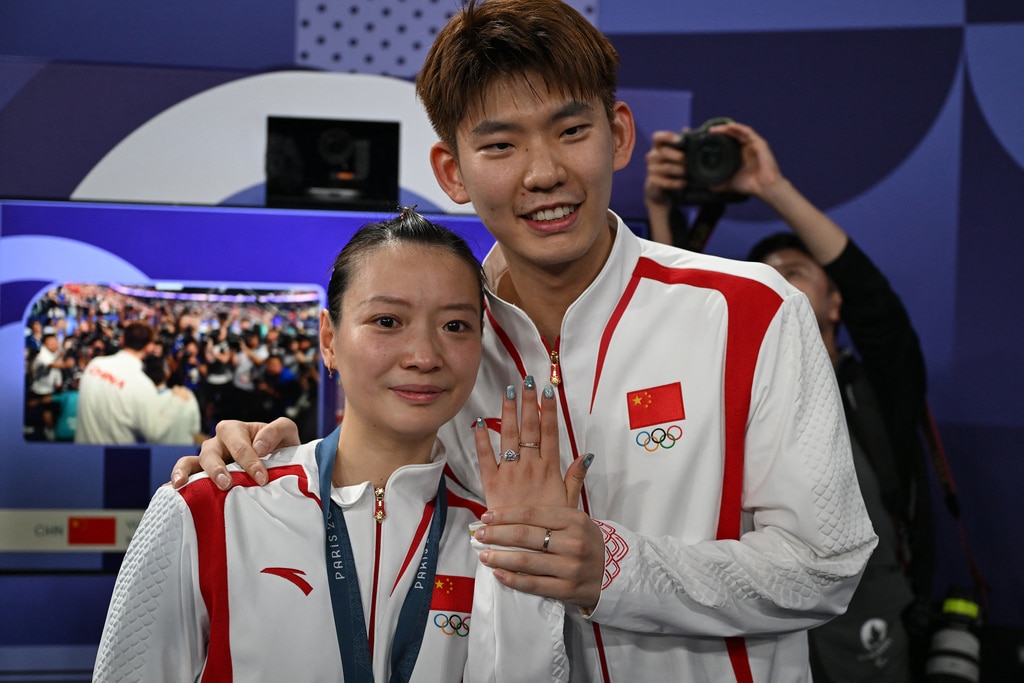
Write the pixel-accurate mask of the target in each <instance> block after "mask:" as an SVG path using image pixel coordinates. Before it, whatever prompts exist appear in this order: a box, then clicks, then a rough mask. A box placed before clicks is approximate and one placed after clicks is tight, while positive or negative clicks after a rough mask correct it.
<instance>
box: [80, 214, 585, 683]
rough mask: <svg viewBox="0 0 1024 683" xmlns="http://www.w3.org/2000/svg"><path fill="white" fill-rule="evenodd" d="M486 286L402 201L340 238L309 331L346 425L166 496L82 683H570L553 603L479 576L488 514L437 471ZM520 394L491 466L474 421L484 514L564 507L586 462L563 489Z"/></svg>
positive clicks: (123, 575) (536, 410) (548, 413)
mask: <svg viewBox="0 0 1024 683" xmlns="http://www.w3.org/2000/svg"><path fill="white" fill-rule="evenodd" d="M481 278H482V275H481V272H480V266H479V263H478V262H477V260H476V258H475V257H474V256H473V254H472V251H471V250H470V249H469V247H468V246H467V245H466V243H465V242H464V241H463V240H462V238H460V237H458V236H457V235H455V234H453V233H451V232H450V231H448V230H447V229H445V228H443V227H440V226H437V225H434V224H432V223H430V222H429V221H427V220H426V219H424V218H423V217H422V216H420V215H418V214H416V213H415V212H414V211H413V210H412V209H404V210H403V211H402V214H401V216H399V217H398V218H395V219H393V220H390V221H385V222H382V223H375V224H371V225H368V226H365V227H363V228H362V229H361V230H359V231H358V232H357V233H356V234H355V235H354V236H353V238H352V239H351V241H350V242H349V243H348V244H347V245H346V246H345V247H344V248H343V249H342V251H341V253H340V254H339V255H338V257H337V259H336V261H335V263H334V268H333V271H332V274H331V280H330V284H329V287H328V292H327V297H328V308H327V309H324V310H323V311H322V312H321V317H320V349H321V354H322V358H323V359H324V363H325V365H326V366H327V368H328V370H329V371H330V374H331V375H333V374H334V372H337V373H338V377H339V381H340V383H341V386H342V388H343V390H344V394H345V412H344V419H343V420H342V422H341V425H340V426H339V427H338V428H337V429H335V430H334V432H332V433H331V434H330V435H329V436H328V437H327V438H325V439H322V440H318V441H314V442H311V443H307V444H303V445H300V446H297V447H291V448H285V449H282V450H279V451H277V452H275V453H273V454H272V455H271V456H270V457H269V458H268V459H267V460H266V461H265V463H266V465H267V468H268V482H267V483H266V485H264V486H257V485H255V483H254V482H252V480H251V479H250V478H249V477H248V475H246V474H245V473H244V472H242V471H241V470H240V469H237V470H234V468H233V470H234V471H232V472H231V473H230V475H229V476H231V477H232V479H233V480H234V481H233V482H232V483H233V484H234V486H232V487H231V488H230V490H229V491H227V492H224V491H221V490H220V489H219V488H218V487H217V486H215V485H214V482H213V481H211V480H210V479H208V478H207V477H206V476H205V475H197V476H195V477H193V478H192V479H191V481H190V482H189V484H188V485H186V486H184V487H183V488H181V489H178V490H174V489H172V488H170V487H163V488H161V489H159V490H158V491H157V493H156V494H155V496H154V498H153V501H152V502H151V503H150V506H149V508H148V509H147V511H146V514H145V516H144V518H143V520H142V522H141V524H140V526H139V528H138V530H137V531H136V533H135V535H134V537H133V539H132V542H131V545H130V546H129V548H128V551H127V554H126V556H125V560H124V563H123V565H122V568H121V571H120V574H119V575H118V578H117V583H116V585H115V588H114V594H113V597H112V599H111V604H110V609H109V612H108V615H107V621H106V625H105V627H104V630H103V636H102V640H101V644H100V648H99V653H98V655H97V660H96V668H95V673H94V681H118V682H119V683H121V682H124V681H156V680H159V681H178V680H180V681H218V682H220V681H231V680H237V681H255V680H264V681H283V680H295V681H304V682H305V681H332V682H334V681H342V680H343V681H346V683H352V682H355V681H358V682H364V681H379V682H382V681H424V682H426V681H429V682H430V683H436V682H438V681H453V682H455V681H463V680H465V681H490V680H498V679H503V680H507V679H511V680H545V681H546V680H564V679H566V678H567V676H568V662H567V659H566V653H565V647H564V643H563V641H562V617H563V609H564V608H563V605H562V603H561V602H559V601H555V600H550V599H546V598H541V597H537V596H533V595H529V594H527V593H522V592H518V591H514V590H512V589H509V588H506V587H505V586H502V585H501V584H500V583H498V581H497V578H496V577H495V575H494V570H491V569H488V568H486V567H485V566H484V565H483V564H482V563H481V562H480V560H479V557H478V555H479V554H480V553H486V552H488V550H487V548H486V547H485V546H483V545H482V544H480V543H479V542H477V541H475V540H473V539H472V538H471V532H470V529H471V527H472V526H473V525H475V524H477V523H478V522H479V517H480V515H481V514H482V513H483V512H484V511H485V509H486V508H484V507H483V506H482V505H480V504H479V503H477V502H474V501H473V500H472V499H471V498H470V497H469V494H468V493H467V492H466V491H465V490H464V489H463V488H462V487H461V486H460V484H459V483H458V482H457V481H455V480H453V479H450V478H449V476H448V475H446V474H445V468H446V459H445V453H444V449H443V447H442V446H441V445H440V443H439V442H438V441H437V440H436V433H437V430H438V428H439V427H441V425H443V424H444V423H445V422H447V421H448V420H450V419H451V418H452V417H454V416H455V414H456V413H457V412H458V410H459V409H460V408H461V407H462V405H463V403H464V402H465V400H466V398H467V397H468V396H469V394H470V391H471V389H472V387H473V384H474V382H475V379H476V374H477V369H478V366H479V364H480V357H481V330H482V311H483V295H482V279H481ZM519 390H520V388H519V387H514V386H510V387H508V389H507V390H506V392H505V396H504V397H501V400H502V411H501V416H502V419H501V425H500V427H499V429H500V434H501V438H500V443H501V451H502V452H501V454H500V455H498V456H497V457H496V456H495V453H494V451H493V448H492V446H491V441H490V437H489V433H488V430H489V429H490V428H492V427H497V426H496V425H488V424H487V423H486V422H485V421H484V420H482V419H480V420H477V423H476V424H472V425H466V428H467V429H473V430H475V432H476V443H477V452H478V453H477V454H478V457H479V459H480V465H481V476H482V480H483V483H484V490H485V493H486V497H487V504H488V506H489V507H497V506H500V505H509V504H513V503H515V504H519V503H522V502H524V501H531V502H532V503H533V504H536V505H545V506H571V507H575V506H576V505H577V501H578V498H579V491H580V487H581V485H582V481H583V475H584V474H585V471H586V466H588V465H589V464H590V459H591V457H590V456H588V457H586V458H580V459H578V460H577V461H576V463H574V464H573V466H572V467H571V468H570V469H569V471H568V472H567V473H566V475H565V479H564V480H563V478H562V475H561V472H560V469H559V454H558V437H557V434H558V425H557V408H556V405H555V400H554V392H553V391H552V390H551V387H545V388H544V389H543V390H541V391H538V389H537V387H536V385H535V384H534V381H533V379H532V378H531V377H527V378H526V380H525V381H524V383H523V386H522V387H521V393H522V395H521V399H522V406H523V408H522V413H521V417H520V416H517V400H516V399H517V393H519ZM498 398H499V397H495V400H498ZM538 403H539V406H538ZM551 542H552V540H551V534H550V533H549V534H548V535H547V536H546V537H545V538H544V540H543V543H542V545H541V547H538V548H537V551H539V552H546V551H547V549H548V545H549V544H550V543H551ZM499 573H500V572H499Z"/></svg>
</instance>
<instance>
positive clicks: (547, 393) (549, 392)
mask: <svg viewBox="0 0 1024 683" xmlns="http://www.w3.org/2000/svg"><path fill="white" fill-rule="evenodd" d="M554 397H555V388H554V387H553V386H551V385H550V384H547V385H545V386H544V398H554Z"/></svg>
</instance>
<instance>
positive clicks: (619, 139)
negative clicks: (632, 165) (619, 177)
mask: <svg viewBox="0 0 1024 683" xmlns="http://www.w3.org/2000/svg"><path fill="white" fill-rule="evenodd" d="M611 124H612V139H613V140H614V141H615V157H614V165H613V168H614V170H616V171H618V170H620V169H623V168H625V167H626V165H627V164H629V160H630V159H631V158H632V157H633V147H634V146H635V145H636V123H635V122H634V121H633V111H632V110H631V109H630V108H629V105H628V104H626V103H625V102H616V103H615V105H614V106H613V107H612V120H611Z"/></svg>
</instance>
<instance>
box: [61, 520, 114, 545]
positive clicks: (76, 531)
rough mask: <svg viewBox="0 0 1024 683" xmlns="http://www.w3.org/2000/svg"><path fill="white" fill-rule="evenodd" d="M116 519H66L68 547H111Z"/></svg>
mask: <svg viewBox="0 0 1024 683" xmlns="http://www.w3.org/2000/svg"><path fill="white" fill-rule="evenodd" d="M115 541H117V518H116V517H68V545H113V544H114V542H115Z"/></svg>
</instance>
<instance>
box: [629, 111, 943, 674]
mask: <svg viewBox="0 0 1024 683" xmlns="http://www.w3.org/2000/svg"><path fill="white" fill-rule="evenodd" d="M710 132H711V133H718V134H724V135H728V136H730V137H732V138H734V139H735V140H736V141H738V142H739V143H740V149H741V160H740V163H739V168H738V170H737V171H736V173H735V174H734V175H733V176H732V177H731V178H730V179H729V180H728V181H727V182H725V183H723V184H721V185H716V186H714V187H713V188H711V189H712V190H713V191H723V192H733V193H741V194H747V195H752V196H754V197H757V198H758V199H760V200H761V201H763V202H765V203H766V204H767V205H768V206H770V207H771V208H772V209H773V210H774V211H775V212H776V213H777V214H778V215H779V217H780V218H782V220H783V221H785V222H786V224H787V225H788V226H789V227H790V228H791V229H792V231H793V232H792V233H788V232H787V233H778V234H775V235H772V236H770V237H767V238H765V239H764V240H762V241H760V242H759V243H758V244H756V245H755V246H754V247H753V249H752V250H751V252H750V254H749V256H748V259H749V260H752V261H762V262H764V263H767V264H768V265H770V266H772V267H774V268H775V269H776V270H777V271H778V272H779V273H781V274H782V275H783V276H784V277H785V278H786V279H787V280H788V281H789V282H790V283H791V284H792V285H794V286H795V287H796V288H797V289H799V290H801V291H802V292H803V293H804V294H806V295H807V297H808V299H809V300H810V302H811V306H812V308H813V309H814V312H815V316H816V317H817V320H818V326H819V328H820V330H821V336H822V339H823V340H824V342H825V347H826V348H827V349H828V353H829V357H830V358H831V360H832V364H833V367H834V369H835V371H836V377H837V380H838V382H839V385H840V389H841V393H842V396H843V404H844V408H845V411H846V417H847V426H848V428H849V432H850V439H851V441H852V443H853V457H854V464H855V467H856V470H857V476H858V480H859V482H860V487H861V492H862V493H863V496H864V502H865V504H866V505H867V509H868V514H869V516H870V517H871V520H872V523H873V524H874V527H875V532H876V533H877V534H878V536H879V544H878V547H877V548H876V549H875V552H874V554H873V555H872V557H871V560H870V561H869V562H868V566H867V569H866V570H865V573H864V576H863V578H862V580H861V583H860V585H859V587H858V589H857V592H856V593H855V594H854V597H853V600H852V601H851V602H850V605H849V608H848V609H847V612H846V613H845V614H844V615H841V616H839V617H836V618H835V619H833V620H832V621H830V622H828V623H827V624H824V625H823V626H819V627H817V628H815V629H812V630H811V631H810V633H809V636H810V637H809V640H810V645H811V664H812V670H813V672H814V680H815V681H818V682H819V683H820V682H821V681H825V682H828V681H843V682H853V681H872V682H873V683H888V682H890V681H906V680H916V679H917V678H919V677H921V676H922V675H923V667H922V666H921V663H922V662H923V656H924V648H925V647H926V644H925V643H922V642H921V640H922V639H923V636H924V635H925V634H924V633H918V632H917V631H918V629H915V628H913V627H911V628H910V629H909V631H910V633H911V635H908V628H907V626H906V625H905V620H906V618H907V617H908V616H911V615H912V611H911V607H912V606H913V605H914V604H915V602H914V599H915V595H917V596H919V597H920V598H921V601H922V602H923V601H927V599H928V597H929V594H930V589H931V574H930V571H931V565H932V540H931V517H930V513H929V512H928V510H929V508H928V499H927V494H928V490H927V472H926V469H925V460H924V456H923V452H922V450H921V444H920V440H919V437H918V424H919V421H920V419H921V416H922V409H923V407H924V397H925V379H926V376H925V366H924V358H923V355H922V353H921V348H920V344H919V342H918V338H917V335H916V333H915V332H914V329H913V327H912V326H911V323H910V319H909V316H908V315H907V312H906V310H905V309H904V308H903V305H902V304H901V302H900V300H899V298H898V297H897V295H896V293H895V292H894V291H893V290H892V288H891V287H890V286H889V283H888V282H887V281H886V279H885V277H884V276H883V275H882V273H881V272H880V271H879V270H878V269H877V268H876V267H875V265H874V264H873V263H872V262H871V261H870V260H869V259H868V258H867V256H865V255H864V253H863V252H861V250H860V249H859V248H858V247H857V245H856V244H854V243H853V241H852V240H851V239H850V238H849V236H848V235H847V234H846V233H845V232H844V231H843V230H842V228H840V227H839V226H838V225H836V224H835V223H834V222H833V221H832V220H831V219H830V218H829V217H828V216H826V215H825V214H824V213H822V212H821V211H820V210H818V209H817V208H816V207H815V206H814V205H813V204H811V203H810V202H809V201H808V200H807V199H806V198H805V197H804V196H803V195H802V194H800V192H799V191H798V190H797V189H796V188H795V187H794V186H793V185H792V184H791V183H790V182H789V181H788V180H787V179H786V178H785V177H784V176H783V175H782V172H781V171H780V169H779V166H778V164H777V163H776V160H775V157H774V155H773V154H772V152H771V149H770V148H769V146H768V144H767V142H765V140H764V139H763V138H761V137H760V136H759V135H758V134H757V133H756V132H754V130H753V129H751V128H750V127H748V126H745V125H741V124H738V123H728V124H725V125H720V126H714V127H712V128H711V129H710ZM679 138H680V136H679V134H678V133H675V132H671V131H659V132H657V133H654V135H653V145H652V148H651V150H650V151H649V152H648V153H647V156H646V162H647V178H646V182H645V187H644V196H645V202H646V205H647V210H648V215H649V219H650V226H651V236H652V238H653V239H654V240H656V241H661V242H668V243H670V242H671V241H672V233H671V229H670V212H671V211H673V210H675V209H674V208H673V207H672V204H673V199H674V197H677V196H678V193H679V192H680V191H681V190H682V189H683V188H685V187H686V176H685V163H686V159H685V155H684V154H683V152H682V151H680V149H679V148H678V140H679ZM840 324H845V326H846V330H847V332H848V334H849V337H850V339H851V340H852V342H853V345H854V347H855V349H856V355H855V354H854V353H853V351H851V350H850V349H844V348H840V346H839V342H838V339H837V334H838V330H839V327H840ZM913 613H916V612H913Z"/></svg>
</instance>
